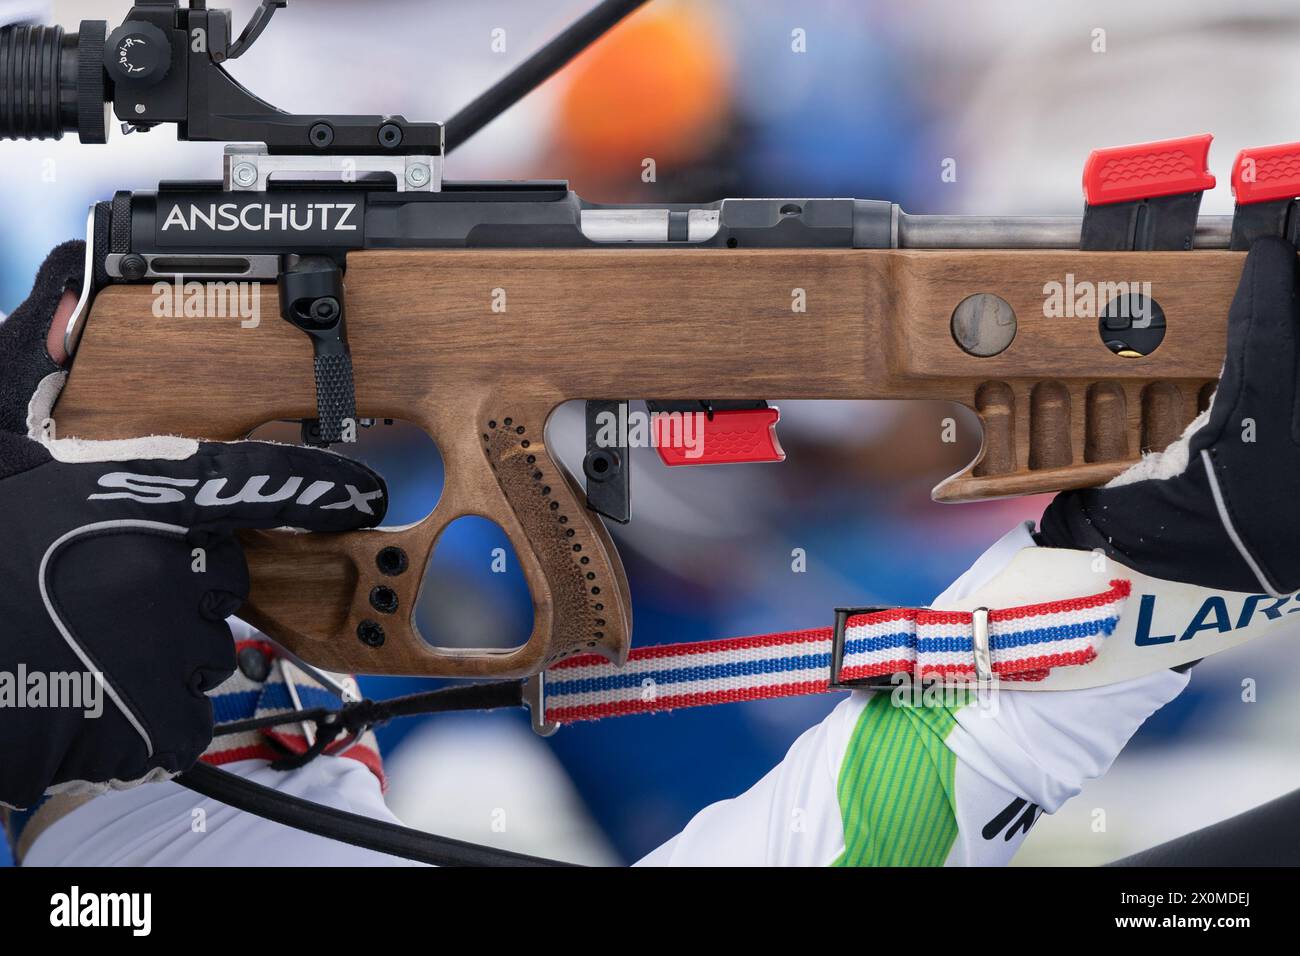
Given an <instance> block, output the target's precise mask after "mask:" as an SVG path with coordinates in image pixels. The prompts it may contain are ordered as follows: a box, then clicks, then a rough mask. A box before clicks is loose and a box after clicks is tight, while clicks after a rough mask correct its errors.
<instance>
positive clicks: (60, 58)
mask: <svg viewBox="0 0 1300 956" xmlns="http://www.w3.org/2000/svg"><path fill="white" fill-rule="evenodd" d="M287 2H288V0H262V4H261V6H260V7H258V9H257V12H256V13H255V14H254V15H253V17H252V19H251V21H250V22H249V24H248V26H247V27H246V28H245V29H244V31H243V33H241V34H240V35H239V36H238V37H237V38H233V33H232V19H231V12H230V11H229V10H209V9H207V6H206V2H205V0H190V3H189V5H188V6H185V5H184V0H143V2H139V3H136V4H135V6H133V7H132V8H131V11H130V13H129V14H128V15H127V18H126V20H125V21H124V22H123V23H122V25H121V26H119V27H118V28H117V29H115V30H113V31H112V32H111V33H110V32H109V30H108V24H107V23H105V22H104V21H102V20H84V21H82V23H81V26H80V30H79V31H78V32H77V33H73V34H65V33H64V31H63V29H62V28H60V27H51V26H17V27H6V28H4V29H3V30H0V77H12V78H14V79H16V82H12V83H5V84H3V85H0V139H6V138H9V139H60V138H62V136H63V134H64V133H65V132H76V133H77V134H78V135H79V137H80V139H81V141H82V142H83V143H103V142H106V141H107V138H108V114H109V112H110V109H111V111H112V112H113V113H115V114H116V116H117V118H118V119H119V120H120V121H121V122H122V129H123V131H124V132H127V133H134V132H140V131H145V130H149V129H153V128H154V127H156V126H159V125H161V124H163V123H175V124H176V126H177V136H178V138H179V139H182V140H190V141H206V142H222V143H253V144H264V146H265V148H264V149H261V148H251V149H245V150H243V153H244V154H245V159H246V160H247V161H248V162H250V163H251V164H252V169H251V171H250V169H249V168H247V167H245V168H239V169H237V170H236V171H235V172H237V174H238V175H237V179H236V182H235V184H234V185H235V186H236V188H244V189H248V188H256V187H257V185H258V183H261V184H263V186H264V184H265V179H266V176H267V175H269V173H270V172H285V171H289V170H286V166H291V167H292V170H291V171H293V172H320V171H329V170H333V169H334V168H335V167H336V166H337V165H338V162H339V157H355V158H359V159H361V160H362V163H361V164H359V165H360V166H361V167H362V168H361V171H363V172H386V173H393V174H394V175H395V176H396V179H397V187H398V189H399V190H401V189H415V190H423V191H436V190H438V189H439V188H440V185H441V168H442V156H443V152H444V150H443V142H444V138H443V126H442V124H441V123H416V122H410V121H408V120H407V119H406V118H405V117H402V116H339V115H311V114H306V115H298V114H292V113H286V112H284V111H283V110H280V109H277V108H276V107H274V106H272V105H270V104H269V103H267V102H265V101H264V100H262V99H259V98H258V97H257V96H255V95H254V94H253V93H251V92H250V91H249V90H247V89H246V88H245V87H243V86H242V85H241V84H240V83H239V82H238V81H237V80H236V79H235V78H234V77H232V76H231V75H230V74H229V73H228V72H227V71H226V69H225V67H224V66H223V64H224V63H225V62H226V61H227V60H233V59H235V58H237V57H240V56H242V55H243V54H245V53H247V52H248V50H249V49H250V48H251V47H252V46H253V44H254V43H255V42H256V41H257V39H258V37H260V36H261V35H262V32H263V31H264V30H265V29H266V27H267V24H268V23H269V22H270V20H271V18H272V16H273V15H274V14H275V11H276V10H278V9H280V8H282V7H284V6H286V5H287ZM290 156H292V157H294V161H293V162H292V163H290V162H289V161H288V160H287V157H290ZM259 157H265V158H262V159H259ZM275 157H281V159H280V161H279V162H276V161H275ZM313 158H315V160H313ZM371 158H374V159H373V161H370V162H368V161H367V160H370V159H371ZM304 160H305V162H304ZM229 172H230V171H228V174H229ZM253 174H255V178H253V179H252V181H251V183H250V182H249V177H250V175H253Z"/></svg>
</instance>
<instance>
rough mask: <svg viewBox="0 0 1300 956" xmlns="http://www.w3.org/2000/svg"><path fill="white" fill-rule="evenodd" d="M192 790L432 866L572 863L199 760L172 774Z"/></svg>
mask: <svg viewBox="0 0 1300 956" xmlns="http://www.w3.org/2000/svg"><path fill="white" fill-rule="evenodd" d="M175 779H176V782H177V783H179V784H181V785H182V786H184V787H188V788H189V789H190V790H193V791H194V792H195V793H198V794H201V795H202V796H205V797H208V798H209V799H211V800H217V801H220V802H221V803H224V804H226V805H227V806H231V807H234V808H235V809H236V810H243V811H244V812H245V813H252V814H254V815H256V816H259V817H262V818H264V819H267V820H271V821H273V822H275V823H281V824H284V825H285V826H288V827H293V828H294V829H296V830H303V831H305V832H307V833H314V834H316V835H317V836H322V837H325V838H327V839H330V840H338V841H340V842H342V843H349V844H351V845H352V846H359V847H363V848H364V849H367V850H375V851H377V852H379V853H388V854H390V855H392V856H400V857H404V858H406V859H408V860H415V861H417V862H419V863H430V864H433V865H434V866H573V865H574V864H572V863H563V862H561V861H559V860H548V859H545V858H543V857H537V856H528V855H526V854H523V853H512V852H511V851H509V850H498V849H496V848H494V847H486V846H478V845H477V844H474V843H466V842H464V841H463V840H453V839H452V838H451V837H443V836H437V835H435V834H433V833H425V832H424V831H422V830H413V829H411V828H410V827H404V826H399V825H397V824H395V823H389V822H387V821H385V820H374V819H372V818H370V817H363V816H361V815H360V814H358V813H348V812H347V811H345V810H337V809H335V808H334V807H326V806H322V805H321V804H318V803H313V802H312V801H310V800H304V799H302V798H301V797H295V796H292V795H290V794H287V793H281V792H280V791H278V790H273V789H272V788H270V787H264V786H262V785H261V784H260V783H254V782H253V781H251V780H246V779H244V778H243V777H240V776H238V775H236V774H233V773H231V772H230V771H228V770H221V769H219V768H217V767H213V766H210V765H208V764H205V763H200V764H195V765H194V766H193V767H192V768H190V769H189V770H187V771H185V772H184V773H183V774H181V775H180V776H178V777H176V778H175Z"/></svg>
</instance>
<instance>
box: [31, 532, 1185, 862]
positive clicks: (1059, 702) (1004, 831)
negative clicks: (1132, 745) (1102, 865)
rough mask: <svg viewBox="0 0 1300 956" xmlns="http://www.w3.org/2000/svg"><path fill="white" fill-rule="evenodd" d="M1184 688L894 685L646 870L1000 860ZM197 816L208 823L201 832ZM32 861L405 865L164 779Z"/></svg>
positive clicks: (354, 781)
mask: <svg viewBox="0 0 1300 956" xmlns="http://www.w3.org/2000/svg"><path fill="white" fill-rule="evenodd" d="M1033 544H1034V542H1033V538H1032V537H1031V536H1030V533H1029V530H1028V528H1027V527H1024V526H1022V527H1017V528H1015V529H1014V530H1012V531H1011V532H1010V533H1008V534H1007V535H1006V536H1005V537H1003V538H1002V539H1001V540H1000V541H998V542H997V543H996V544H995V545H994V546H993V547H992V548H990V549H989V550H988V551H987V552H986V553H985V554H984V555H983V556H982V557H981V558H980V559H979V560H978V561H976V562H975V564H974V565H973V566H972V567H971V568H970V570H968V571H967V572H966V573H965V574H964V575H962V576H961V577H960V578H959V579H958V580H957V581H956V582H954V583H953V585H952V586H951V587H950V588H949V589H948V590H947V591H946V592H945V593H944V594H943V595H942V596H941V597H942V598H955V597H959V596H962V595H964V594H965V593H968V592H970V591H973V590H975V589H976V588H978V587H979V586H980V585H982V584H983V583H984V582H986V581H987V580H988V579H990V578H991V577H993V576H994V575H995V574H996V573H997V572H998V571H1000V570H1001V569H1002V568H1003V567H1004V566H1005V565H1006V564H1007V562H1008V561H1009V560H1010V559H1011V557H1012V556H1013V555H1015V554H1016V553H1017V552H1018V551H1020V550H1021V549H1022V548H1026V547H1033ZM936 603H939V602H938V601H936ZM1187 681H1188V677H1187V675H1186V674H1184V673H1177V672H1174V671H1159V672H1157V673H1155V674H1152V675H1150V676H1147V677H1142V678H1137V679H1135V680H1130V681H1126V682H1124V683H1120V684H1112V685H1109V686H1106V687H1098V688H1093V689H1089V690H1071V691H1046V692H1025V691H1014V690H1012V691H1001V692H1000V693H998V694H997V695H996V696H995V697H994V698H993V699H992V701H991V703H990V702H989V701H973V702H971V703H966V704H962V703H954V704H952V705H950V706H948V705H945V706H911V705H908V704H907V703H906V702H904V705H903V706H896V705H895V701H894V699H893V695H892V694H891V693H890V692H887V691H881V692H875V693H872V692H866V691H857V692H854V693H851V694H849V695H848V697H847V699H845V700H844V701H843V702H842V703H841V704H840V705H839V706H838V707H836V708H835V710H834V711H832V712H831V714H830V715H829V716H828V717H826V719H825V720H823V721H822V722H821V723H820V724H818V725H817V726H815V727H812V728H810V729H809V730H808V731H807V732H806V733H804V734H803V735H802V736H801V737H800V738H799V739H798V740H796V741H795V743H794V744H793V745H792V746H791V747H790V750H789V752H788V753H787V754H786V756H785V759H784V760H782V761H781V763H780V764H778V765H777V766H776V767H774V768H773V769H772V770H771V771H770V772H769V773H768V774H767V775H766V776H764V777H763V778H762V779H761V780H760V781H758V783H756V784H754V786H752V787H751V788H750V789H749V790H747V791H746V792H745V793H743V794H741V795H740V796H738V797H735V798H734V799H731V800H724V801H722V802H719V803H715V804H713V805H712V806H709V807H706V808H705V809H703V810H701V811H700V812H699V813H698V814H697V815H696V816H695V818H694V819H693V820H691V822H690V823H688V824H687V826H686V828H685V829H684V830H683V831H682V832H681V833H679V834H678V835H677V836H675V837H673V838H672V839H671V840H669V841H668V842H667V843H665V844H664V845H663V846H661V847H659V849H657V850H655V851H654V852H652V853H651V854H650V855H649V856H647V857H646V858H645V859H644V860H643V861H641V862H642V863H644V864H648V865H682V866H690V865H737V866H743V865H752V866H827V865H933V866H937V865H941V864H949V865H996V864H1004V863H1006V862H1008V861H1009V860H1010V859H1011V857H1012V856H1013V855H1014V853H1015V852H1016V850H1017V848H1019V846H1020V844H1021V843H1022V841H1023V840H1024V838H1025V835H1026V834H1027V833H1028V832H1029V828H1030V826H1031V825H1032V824H1033V822H1034V820H1035V819H1037V816H1038V814H1039V813H1042V812H1046V813H1051V812H1053V811H1055V810H1056V809H1057V808H1059V807H1060V806H1061V805H1062V804H1063V803H1065V801H1066V800H1068V799H1069V798H1070V797H1072V796H1074V795H1075V794H1076V793H1078V792H1079V790H1080V789H1081V787H1082V786H1083V784H1084V782H1085V781H1086V780H1088V779H1090V778H1092V777H1096V776H1099V775H1101V774H1103V773H1105V772H1106V770H1107V768H1108V767H1109V766H1110V764H1111V762H1112V761H1113V760H1114V759H1115V757H1116V755H1117V754H1118V753H1119V752H1120V750H1121V749H1122V748H1123V746H1124V744H1125V743H1126V742H1127V741H1128V740H1129V738H1130V737H1131V736H1132V735H1133V733H1134V732H1135V731H1136V730H1137V728H1138V727H1139V726H1140V725H1141V724H1142V722H1143V721H1144V720H1145V719H1146V718H1147V717H1148V716H1150V715H1151V714H1152V713H1154V712H1155V711H1156V710H1158V709H1159V708H1160V707H1162V706H1163V705H1164V704H1166V703H1168V702H1169V701H1170V700H1172V699H1173V698H1174V697H1176V696H1177V695H1178V694H1179V692H1181V691H1182V689H1183V688H1184V687H1185V686H1186V685H1187ZM214 693H220V689H218V690H217V691H214ZM625 719H628V720H670V719H672V718H671V717H656V716H634V717H628V718H625ZM569 732H570V733H581V732H582V729H581V727H576V728H574V729H572V730H570V731H569ZM719 746H721V742H719ZM225 769H227V770H233V771H234V772H236V773H239V774H241V775H243V776H246V777H249V778H250V779H253V780H256V781H257V782H259V783H263V784H266V785H268V786H272V787H275V788H276V789H278V790H280V791H281V792H284V793H291V794H294V795H296V796H301V797H304V798H306V799H309V800H312V801H315V802H318V803H322V804H325V805H328V806H332V807H337V808H339V809H343V810H349V811H352V812H356V813H362V814H366V815H368V816H372V817H375V818H378V819H383V820H389V821H394V822H400V821H396V819H395V817H394V816H393V815H392V813H391V812H389V810H388V809H387V807H386V806H385V805H384V800H383V795H382V792H381V789H380V783H379V778H378V777H377V776H376V775H375V774H374V773H372V772H371V770H370V769H367V767H366V766H365V765H363V763H361V762H359V761H357V760H352V759H347V758H342V757H329V756H325V757H318V758H317V759H316V760H314V761H313V762H312V763H310V764H308V765H307V766H305V767H302V768H300V769H297V770H291V771H285V772H281V771H276V770H272V769H270V767H269V766H268V763H267V761H265V760H244V761H240V762H235V763H229V764H226V765H225ZM200 815H201V816H202V817H203V819H204V821H205V823H204V827H203V828H202V829H201V830H199V829H196V828H194V827H192V826H191V823H192V821H193V820H194V819H195V818H196V817H197V816H200ZM24 862H25V863H26V864H32V865H41V866H51V865H59V864H64V865H69V864H70V865H83V866H86V865H104V866H107V865H148V864H155V865H171V866H177V865H252V866H256V865H260V864H268V865H284V864H299V865H343V866H364V865H384V864H400V863H403V862H405V861H401V860H397V859H395V858H393V857H389V856H385V855H383V854H379V853H375V852H373V851H370V850H362V849H358V848H355V847H352V846H348V845H346V844H342V843H337V842H334V841H331V840H327V839H324V838H322V837H317V836H313V835H311V834H307V833H302V832H299V831H297V830H293V829H290V828H288V827H284V826H281V825H280V824H276V823H272V822H269V821H267V820H263V819H260V818H258V817H253V816H250V815H248V814H245V813H241V812H239V811H236V810H232V809H230V808H229V807H225V806H223V805H221V804H219V803H215V802H213V801H210V800H202V799H200V798H198V797H197V796H196V795H195V794H194V793H192V792H191V791H189V790H186V789H184V788H183V787H181V786H179V785H178V784H174V783H160V784H149V785H147V786H141V787H137V788H135V789H133V790H127V791H121V792H114V793H108V794H105V795H104V796H101V797H96V798H94V799H93V800H90V801H89V802H87V803H85V804H84V805H82V806H80V807H78V808H77V809H75V810H73V811H72V812H71V813H68V814H67V815H65V816H63V817H62V818H61V819H58V820H56V821H55V822H54V823H53V824H52V825H50V826H49V827H48V828H46V829H45V830H44V831H43V832H42V833H41V834H40V835H39V836H38V837H37V838H36V839H35V841H34V842H33V844H32V845H31V847H30V848H29V849H28V851H27V853H26V856H25V858H24Z"/></svg>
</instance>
